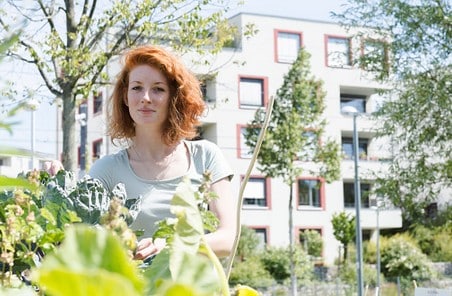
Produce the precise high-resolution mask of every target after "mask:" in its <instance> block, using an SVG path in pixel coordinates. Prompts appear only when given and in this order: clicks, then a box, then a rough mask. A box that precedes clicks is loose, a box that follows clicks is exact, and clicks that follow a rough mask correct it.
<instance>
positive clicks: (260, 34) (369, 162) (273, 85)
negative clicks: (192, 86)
mask: <svg viewBox="0 0 452 296" xmlns="http://www.w3.org/2000/svg"><path fill="white" fill-rule="evenodd" d="M230 22H231V23H233V24H234V25H236V26H237V27H238V28H239V31H240V34H239V36H238V37H237V38H236V40H235V41H234V44H233V45H231V47H230V48H225V49H224V50H223V52H222V53H221V54H220V55H219V56H216V57H215V58H212V60H211V64H210V65H209V68H207V66H205V65H199V64H193V65H192V69H193V70H194V71H195V72H196V73H198V74H200V77H203V78H202V79H203V91H204V94H205V98H206V102H207V103H208V105H209V110H208V112H207V113H206V116H205V118H203V126H202V128H201V130H200V132H201V136H202V137H203V138H206V139H208V140H211V141H213V142H215V143H217V144H218V146H219V147H220V148H221V149H222V151H223V152H224V155H225V156H226V158H227V159H228V160H229V162H230V164H231V166H232V168H233V169H234V172H235V177H234V178H233V180H232V184H233V187H234V190H235V193H236V195H237V196H238V194H239V188H240V185H241V181H242V178H243V176H244V175H245V173H246V172H247V170H248V166H249V164H250V152H252V151H250V149H249V148H248V147H247V146H246V145H245V143H244V137H243V131H244V128H245V127H246V125H247V124H248V123H249V122H250V121H251V119H252V118H253V116H254V113H255V111H256V109H257V108H261V107H265V106H266V104H267V103H268V101H269V98H270V97H271V96H272V95H274V94H276V91H277V89H278V88H279V87H280V86H281V85H282V82H283V77H284V75H285V74H286V73H287V72H288V70H289V68H290V66H291V63H292V62H293V61H294V59H295V58H296V56H297V53H298V50H299V49H300V47H301V46H303V47H304V48H305V49H306V50H307V51H308V52H309V53H310V55H311V60H310V63H311V72H312V74H313V75H314V76H315V77H316V78H317V79H321V80H323V82H324V90H325V91H326V93H327V95H326V109H325V118H326V119H327V122H328V124H327V126H326V128H325V133H326V134H325V136H326V137H329V138H332V139H334V140H336V141H337V142H338V143H340V145H341V146H342V149H343V153H344V158H343V161H342V164H341V178H340V179H339V180H337V181H335V182H332V183H329V184H328V183H325V182H324V180H323V179H321V178H319V177H318V176H316V175H308V174H307V175H301V176H299V177H298V180H297V182H296V184H295V188H293V190H294V193H295V198H294V213H293V217H294V220H293V223H294V229H292V230H289V227H288V217H289V213H288V202H289V188H288V186H287V185H286V184H284V183H283V182H282V180H281V179H278V178H274V179H271V178H267V177H265V175H264V174H263V173H262V172H260V171H258V170H257V168H256V167H254V168H253V170H252V174H251V178H250V180H249V182H248V184H247V186H246V189H245V192H244V203H243V208H242V215H241V220H242V224H244V225H247V226H249V227H251V228H253V229H254V230H255V231H256V232H257V233H258V234H259V236H260V238H261V240H262V244H267V245H271V246H286V245H287V244H288V243H289V231H294V233H293V234H294V237H295V238H296V240H297V241H300V233H301V232H303V231H305V230H315V231H318V232H319V233H320V234H321V236H322V239H323V242H324V244H323V252H322V257H323V261H324V263H325V264H332V263H333V262H334V260H335V259H336V258H337V257H339V254H340V252H341V247H340V243H339V242H338V241H337V240H336V239H335V238H334V235H333V227H332V224H331V219H332V216H333V215H334V214H337V213H339V212H342V211H345V212H347V213H351V214H352V215H354V214H355V208H354V206H355V202H354V198H355V196H354V176H355V175H354V161H353V146H352V135H353V121H352V118H351V117H350V116H348V115H347V114H344V113H343V112H342V111H341V110H342V108H343V107H345V106H353V107H355V108H356V109H357V111H358V112H359V113H360V116H358V117H357V130H358V134H359V178H360V182H361V186H360V187H361V219H360V221H361V227H362V231H363V238H364V239H375V233H376V231H375V230H377V227H378V229H387V228H399V227H401V226H402V225H401V224H402V219H401V211H400V210H399V209H395V208H393V207H391V206H390V205H388V204H385V205H384V206H380V207H379V208H378V211H377V210H376V207H375V206H374V205H375V204H376V203H375V201H376V200H379V199H378V198H376V197H374V196H369V194H368V191H369V190H370V189H371V187H372V186H373V180H374V179H375V176H376V174H384V170H385V167H386V166H387V162H386V161H385V160H388V159H390V158H391V149H390V143H389V142H387V141H383V140H380V139H375V134H374V133H373V132H372V127H374V126H375V124H378V123H375V122H372V120H371V119H370V118H368V117H367V116H366V114H369V113H372V112H373V111H375V110H376V108H378V106H379V103H380V102H381V99H382V98H380V97H379V96H378V95H377V93H376V90H377V89H378V88H381V87H383V86H382V85H378V84H377V83H376V82H375V81H372V79H371V77H370V75H369V74H368V73H366V71H364V70H363V69H360V68H359V67H356V66H354V63H353V60H354V59H355V58H356V57H357V56H358V55H360V54H362V53H363V51H365V50H368V49H369V47H371V46H373V47H375V44H376V43H375V40H372V42H368V41H369V40H357V39H355V38H351V37H350V36H351V34H350V33H348V32H347V31H346V30H345V29H344V28H341V27H340V26H339V25H338V24H335V23H328V22H319V21H311V20H302V19H293V18H283V17H275V16H269V15H257V14H249V13H241V14H238V15H235V16H233V17H231V18H230ZM249 24H253V26H254V29H255V30H256V32H257V33H256V34H255V36H254V37H251V38H247V37H245V36H244V34H243V32H244V30H245V27H247V26H248V25H249ZM186 58H187V63H191V61H192V59H191V58H189V57H188V56H187V57H186ZM212 69H218V71H215V75H213V73H212V72H211V70H212ZM112 72H114V71H113V70H112ZM108 92H109V90H108V89H107V88H105V89H103V90H100V91H99V92H98V93H97V94H96V95H95V96H93V97H92V98H89V99H88V100H87V101H86V107H87V112H86V114H87V115H86V116H87V117H86V119H87V135H86V139H87V141H86V145H87V146H86V147H88V151H89V152H90V155H91V158H92V160H95V159H96V158H97V157H100V156H102V155H104V154H108V153H112V152H114V151H115V150H116V147H114V146H112V145H111V143H110V141H109V139H108V138H107V137H106V136H105V122H106V121H105V112H104V111H105V106H104V104H103V102H105V100H106V98H107V97H108V96H109V93H108ZM300 165H301V166H303V165H308V164H305V163H302V162H300ZM87 169H89V167H88V168H87ZM378 205H380V203H378ZM300 243H303V242H302V241H300Z"/></svg>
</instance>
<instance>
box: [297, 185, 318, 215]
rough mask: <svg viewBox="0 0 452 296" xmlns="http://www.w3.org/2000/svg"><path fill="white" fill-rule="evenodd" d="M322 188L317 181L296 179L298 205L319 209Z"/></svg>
mask: <svg viewBox="0 0 452 296" xmlns="http://www.w3.org/2000/svg"><path fill="white" fill-rule="evenodd" d="M322 186H323V184H322V182H321V180H319V179H298V205H299V206H309V207H316V208H320V207H321V206H322Z"/></svg>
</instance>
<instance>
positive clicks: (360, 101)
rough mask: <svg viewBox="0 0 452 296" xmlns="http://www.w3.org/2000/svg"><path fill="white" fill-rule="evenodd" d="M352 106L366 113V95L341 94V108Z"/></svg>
mask: <svg viewBox="0 0 452 296" xmlns="http://www.w3.org/2000/svg"><path fill="white" fill-rule="evenodd" d="M346 106H351V107H354V108H355V109H356V111H358V112H359V113H366V96H359V95H346V94H341V110H342V109H343V108H344V107H346Z"/></svg>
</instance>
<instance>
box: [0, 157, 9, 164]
mask: <svg viewBox="0 0 452 296" xmlns="http://www.w3.org/2000/svg"><path fill="white" fill-rule="evenodd" d="M0 166H11V157H6V156H5V157H0Z"/></svg>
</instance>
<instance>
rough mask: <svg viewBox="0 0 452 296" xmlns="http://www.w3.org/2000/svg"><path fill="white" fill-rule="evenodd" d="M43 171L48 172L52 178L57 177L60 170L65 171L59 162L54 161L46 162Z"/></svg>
mask: <svg viewBox="0 0 452 296" xmlns="http://www.w3.org/2000/svg"><path fill="white" fill-rule="evenodd" d="M43 170H45V171H46V172H48V173H49V174H50V175H51V176H55V175H56V174H57V173H58V172H59V171H60V170H64V167H63V164H62V163H61V162H60V161H59V160H52V161H46V162H44V165H43Z"/></svg>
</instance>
